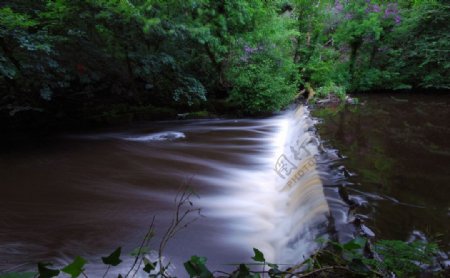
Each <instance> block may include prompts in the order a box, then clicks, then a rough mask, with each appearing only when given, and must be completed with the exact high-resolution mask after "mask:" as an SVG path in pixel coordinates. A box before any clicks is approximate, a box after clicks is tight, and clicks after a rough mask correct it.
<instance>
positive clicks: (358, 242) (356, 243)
mask: <svg viewBox="0 0 450 278" xmlns="http://www.w3.org/2000/svg"><path fill="white" fill-rule="evenodd" d="M365 245H366V239H364V238H362V237H357V238H355V239H353V240H351V241H349V242H347V243H346V244H344V245H342V247H343V248H344V250H347V251H351V250H358V249H362V248H364V246H365Z"/></svg>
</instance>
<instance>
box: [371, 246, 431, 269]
mask: <svg viewBox="0 0 450 278" xmlns="http://www.w3.org/2000/svg"><path fill="white" fill-rule="evenodd" d="M375 252H377V253H378V254H380V256H381V257H382V261H381V262H372V264H374V265H375V266H376V267H378V268H381V269H382V270H384V271H390V272H393V273H395V274H396V275H397V276H398V277H405V276H411V275H413V274H415V273H418V272H420V271H421V267H423V266H424V265H431V264H432V263H433V257H434V256H435V255H436V254H437V252H438V247H437V245H436V244H434V243H426V242H422V241H414V242H404V241H400V240H380V241H379V242H377V243H376V244H375Z"/></svg>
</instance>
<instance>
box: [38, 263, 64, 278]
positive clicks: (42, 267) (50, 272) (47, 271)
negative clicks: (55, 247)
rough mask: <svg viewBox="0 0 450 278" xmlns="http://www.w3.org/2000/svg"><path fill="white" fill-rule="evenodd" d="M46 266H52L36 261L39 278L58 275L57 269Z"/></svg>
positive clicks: (49, 277)
mask: <svg viewBox="0 0 450 278" xmlns="http://www.w3.org/2000/svg"><path fill="white" fill-rule="evenodd" d="M48 266H52V264H50V263H38V271H39V278H51V277H56V276H58V275H59V273H60V271H59V270H57V269H51V268H49V267H48Z"/></svg>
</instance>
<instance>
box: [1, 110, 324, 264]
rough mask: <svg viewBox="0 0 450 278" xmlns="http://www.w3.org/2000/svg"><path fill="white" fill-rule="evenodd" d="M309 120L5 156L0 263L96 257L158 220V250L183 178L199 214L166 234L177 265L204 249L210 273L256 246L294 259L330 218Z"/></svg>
mask: <svg viewBox="0 0 450 278" xmlns="http://www.w3.org/2000/svg"><path fill="white" fill-rule="evenodd" d="M314 123H315V122H314V120H313V119H312V118H311V117H310V116H309V112H308V111H307V110H306V109H305V108H303V107H299V108H297V109H295V110H290V111H288V112H285V113H283V114H281V115H279V116H275V117H272V118H267V119H242V120H195V121H173V122H158V123H150V124H149V123H146V124H142V125H138V126H134V127H133V128H127V129H119V130H109V131H105V132H101V133H95V134H77V135H67V136H63V137H61V138H53V139H52V140H50V139H49V140H44V141H41V142H39V143H36V145H35V146H33V147H30V148H29V149H27V150H26V151H23V152H17V151H9V152H4V153H3V154H2V156H1V160H0V177H1V187H2V194H1V195H0V221H1V222H0V223H1V229H0V247H1V252H0V269H2V270H23V269H29V268H31V269H32V268H33V267H34V264H35V263H36V262H37V261H52V262H56V263H57V264H64V263H67V262H68V261H70V258H73V257H74V256H76V255H81V256H83V257H86V258H88V259H89V261H91V262H94V265H95V263H96V262H97V263H98V262H99V259H100V257H101V256H105V255H107V254H108V253H110V252H111V251H112V250H114V249H115V248H116V247H118V246H122V247H123V250H124V251H125V253H127V252H128V253H129V252H131V250H132V249H133V248H135V247H138V246H139V244H140V242H141V241H142V238H143V237H144V235H145V233H146V230H147V229H148V226H149V224H150V223H151V221H152V219H153V216H155V217H156V220H155V229H156V237H155V238H154V239H153V241H152V242H153V243H154V245H153V246H152V247H153V248H155V249H157V247H158V242H159V241H160V239H161V235H162V234H164V232H165V230H166V228H167V226H168V225H169V222H170V221H171V219H172V215H173V213H174V205H175V204H174V198H175V196H176V195H177V192H178V191H179V190H180V186H182V185H183V184H186V183H187V184H188V185H189V186H190V187H191V188H192V189H193V190H194V191H195V192H196V194H197V195H198V196H199V198H198V199H197V198H193V199H192V201H193V203H194V207H200V208H201V209H202V216H201V217H199V219H198V220H197V221H196V222H194V223H192V224H190V225H189V226H188V227H187V228H186V229H184V230H182V231H180V232H179V233H178V235H176V236H175V237H174V238H173V239H171V240H170V242H169V244H168V247H167V250H166V252H165V255H166V256H167V257H168V258H167V259H168V260H169V259H170V261H172V262H174V265H178V266H180V265H181V263H182V262H184V261H186V260H188V259H189V257H190V256H191V255H201V256H206V257H208V265H209V266H210V267H211V268H212V269H226V268H229V267H230V266H225V265H224V264H227V263H236V262H245V261H250V257H251V255H252V252H253V250H252V248H253V247H256V248H258V249H260V250H262V251H263V252H264V254H265V256H266V258H267V259H268V260H270V261H272V262H278V263H285V264H290V263H292V264H293V263H296V262H299V261H301V260H302V259H303V258H304V257H305V256H307V255H308V254H309V253H311V252H312V251H313V250H314V248H316V244H315V242H314V239H315V238H317V237H318V236H321V235H326V234H327V229H328V226H329V225H328V224H329V215H330V207H329V205H328V202H327V200H326V197H325V195H324V190H323V187H322V181H321V179H320V173H319V172H320V169H319V168H320V167H319V164H323V160H324V158H323V155H322V153H323V152H322V151H321V150H320V141H319V140H318V139H317V138H316V137H315V134H314V132H313V131H314ZM195 216H196V215H191V216H190V217H191V218H190V219H192V217H195ZM130 259H131V257H130ZM93 271H96V270H95V269H94V270H93ZM172 271H173V272H174V273H180V270H179V269H178V270H176V269H175V270H172Z"/></svg>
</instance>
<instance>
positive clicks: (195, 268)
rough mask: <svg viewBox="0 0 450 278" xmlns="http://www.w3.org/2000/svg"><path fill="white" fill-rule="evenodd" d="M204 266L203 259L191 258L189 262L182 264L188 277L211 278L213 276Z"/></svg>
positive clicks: (204, 259)
mask: <svg viewBox="0 0 450 278" xmlns="http://www.w3.org/2000/svg"><path fill="white" fill-rule="evenodd" d="M205 264H206V258H205V257H198V256H192V257H191V259H190V260H189V261H187V262H185V263H184V268H185V269H186V271H187V273H189V276H190V277H200V278H212V277H213V275H212V273H211V271H209V270H208V268H207V267H206V265H205Z"/></svg>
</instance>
